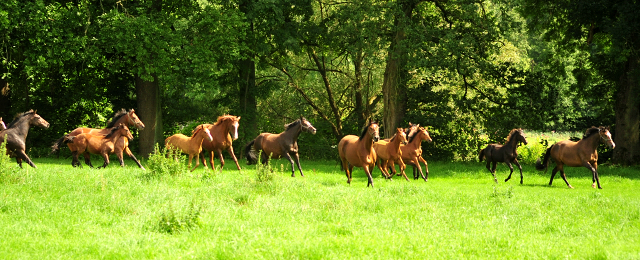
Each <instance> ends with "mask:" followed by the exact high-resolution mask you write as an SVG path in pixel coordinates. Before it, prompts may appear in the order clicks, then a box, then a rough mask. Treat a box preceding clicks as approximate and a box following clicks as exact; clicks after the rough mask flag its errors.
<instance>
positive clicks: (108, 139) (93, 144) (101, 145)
mask: <svg viewBox="0 0 640 260" xmlns="http://www.w3.org/2000/svg"><path fill="white" fill-rule="evenodd" d="M109 131H110V132H109V133H108V134H107V135H105V136H102V135H94V134H91V133H82V134H79V135H77V136H67V137H66V138H65V141H64V143H67V144H68V143H73V145H74V147H75V148H76V149H77V150H76V151H74V152H73V161H72V162H71V165H73V166H74V167H75V166H80V167H82V164H80V161H79V160H78V156H79V155H80V154H82V155H83V156H84V163H85V164H87V165H89V167H91V168H93V165H92V164H91V154H99V155H101V156H102V159H103V160H104V163H103V164H102V166H100V167H98V168H105V167H107V165H109V155H110V154H113V153H116V154H117V152H118V151H119V152H120V153H119V154H117V155H118V160H119V161H120V166H121V167H124V161H123V159H122V150H123V148H122V147H120V148H118V145H123V144H124V142H121V141H120V139H129V140H131V139H133V135H131V132H130V131H129V127H127V126H126V125H125V124H122V123H120V124H118V125H117V126H115V127H112V128H111V129H109Z"/></svg>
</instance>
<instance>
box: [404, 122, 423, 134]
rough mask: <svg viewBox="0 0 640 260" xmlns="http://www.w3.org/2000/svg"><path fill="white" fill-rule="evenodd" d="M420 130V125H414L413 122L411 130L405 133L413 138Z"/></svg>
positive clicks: (410, 124)
mask: <svg viewBox="0 0 640 260" xmlns="http://www.w3.org/2000/svg"><path fill="white" fill-rule="evenodd" d="M419 129H420V124H412V123H411V122H409V128H407V129H406V130H405V133H406V134H407V137H411V136H413V135H415V134H416V133H417V132H418V130H419Z"/></svg>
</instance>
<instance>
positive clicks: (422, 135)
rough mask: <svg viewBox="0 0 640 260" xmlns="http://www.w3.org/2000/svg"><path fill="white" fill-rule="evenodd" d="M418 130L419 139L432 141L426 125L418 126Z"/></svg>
mask: <svg viewBox="0 0 640 260" xmlns="http://www.w3.org/2000/svg"><path fill="white" fill-rule="evenodd" d="M419 131H420V132H418V133H419V134H420V140H422V141H427V142H429V143H431V142H433V140H432V139H431V136H430V135H429V132H428V131H427V128H426V127H420V129H419Z"/></svg>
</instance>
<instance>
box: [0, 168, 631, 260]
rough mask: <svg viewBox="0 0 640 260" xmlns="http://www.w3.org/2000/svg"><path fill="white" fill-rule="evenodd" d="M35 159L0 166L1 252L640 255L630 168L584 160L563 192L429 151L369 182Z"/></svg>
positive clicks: (530, 176) (335, 173)
mask: <svg viewBox="0 0 640 260" xmlns="http://www.w3.org/2000/svg"><path fill="white" fill-rule="evenodd" d="M34 162H35V163H36V165H37V166H38V168H37V169H33V168H29V167H28V166H27V167H25V169H23V170H18V171H16V172H13V173H4V174H3V175H1V176H0V226H1V227H2V228H1V229H0V235H1V236H2V237H3V239H2V240H1V241H0V248H2V249H3V250H0V258H2V259H25V258H26V259H33V258H47V259H60V258H63V259H77V258H82V259H92V258H106V259H123V258H125V259H126V258H129V259H143V258H160V259H178V258H187V259H192V258H200V259H203V258H204V259H354V258H355V259H418V258H422V259H424V258H431V259H434V258H436V259H443V258H447V259H449V258H473V259H478V258H480V259H487V258H491V259H494V258H500V259H505V258H509V259H514V258H518V259H549V258H551V259H559V258H561V259H567V258H569V259H634V258H635V259H638V258H640V237H639V236H638V234H640V193H638V187H639V186H640V169H639V168H637V167H616V166H610V165H609V166H607V165H605V166H602V167H600V178H601V182H602V186H603V189H602V190H595V189H593V188H591V176H590V174H589V172H588V170H586V169H584V168H569V169H567V177H568V180H569V182H570V183H571V184H572V185H573V186H574V187H575V189H568V188H567V186H566V185H565V184H564V182H563V181H562V179H561V178H560V177H559V176H557V177H556V180H555V181H554V184H553V185H552V186H549V185H548V182H549V176H550V175H549V174H550V172H547V173H546V174H544V173H543V172H538V171H535V169H534V167H533V165H530V164H527V165H524V185H520V184H519V183H518V182H519V176H514V177H513V178H512V180H510V181H509V182H506V183H505V182H504V181H503V180H504V178H505V177H506V176H507V175H508V172H509V171H508V168H507V167H506V166H505V165H504V164H501V165H499V166H498V170H497V175H498V180H499V181H500V182H499V183H498V184H495V183H494V182H493V178H492V177H491V175H490V173H489V172H488V171H487V170H486V169H485V168H484V163H478V162H437V161H433V162H430V164H429V170H430V175H429V181H428V182H424V181H423V180H411V181H405V180H404V179H402V178H401V177H399V176H397V177H394V179H393V180H385V179H383V178H382V177H381V175H380V171H379V170H376V171H375V172H374V184H375V187H374V188H367V187H366V183H367V181H366V177H365V174H364V173H363V171H362V170H361V169H357V168H356V170H355V173H354V179H353V182H352V184H351V185H348V184H347V183H346V177H345V175H344V173H343V172H342V171H341V170H340V167H339V166H338V164H337V162H334V161H308V160H303V161H302V167H303V170H305V177H300V176H299V175H298V174H296V177H295V178H292V177H290V171H289V169H290V167H289V165H288V162H286V161H284V160H276V161H273V163H272V164H271V165H272V169H273V172H271V171H264V169H258V168H256V166H253V165H252V166H247V165H245V163H244V162H243V163H241V166H242V167H244V169H243V170H242V171H241V172H238V171H237V170H236V169H235V166H234V165H233V163H231V164H229V163H230V162H227V167H226V168H225V169H224V170H222V171H215V172H214V171H211V170H205V169H203V168H202V166H201V167H200V168H198V169H197V170H196V171H194V172H189V173H184V174H178V175H171V174H164V175H150V174H149V170H147V171H143V170H140V169H138V168H137V166H136V165H135V163H133V161H131V160H126V161H125V162H126V164H127V166H126V167H125V168H120V167H119V166H118V165H117V163H112V164H111V165H109V167H108V168H107V169H90V168H89V167H86V166H85V167H84V168H82V169H80V168H73V167H71V165H70V160H63V159H50V158H40V159H35V160H34ZM96 162H100V160H99V159H98V160H96V161H95V162H94V164H95V163H96ZM116 162H117V161H116ZM12 163H15V161H12ZM143 163H144V164H145V165H146V164H147V163H148V161H144V162H143ZM514 174H516V175H519V174H517V173H514ZM409 175H411V173H410V172H409Z"/></svg>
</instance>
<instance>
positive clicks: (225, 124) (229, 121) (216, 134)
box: [202, 115, 240, 170]
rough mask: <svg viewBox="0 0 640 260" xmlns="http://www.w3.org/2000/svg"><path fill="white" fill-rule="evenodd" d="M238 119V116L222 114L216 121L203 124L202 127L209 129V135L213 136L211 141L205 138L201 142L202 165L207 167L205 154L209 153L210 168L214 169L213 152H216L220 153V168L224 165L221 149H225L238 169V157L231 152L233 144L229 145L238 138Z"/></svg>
mask: <svg viewBox="0 0 640 260" xmlns="http://www.w3.org/2000/svg"><path fill="white" fill-rule="evenodd" d="M239 121H240V117H239V116H238V117H236V116H232V115H224V116H220V117H218V121H216V123H215V124H213V125H212V124H204V127H205V128H207V129H209V132H211V137H213V140H212V141H207V140H205V141H204V142H202V164H203V165H204V168H207V159H206V156H205V154H209V161H210V162H211V169H214V166H213V158H214V152H217V153H218V154H219V155H220V169H222V168H223V167H224V158H223V156H222V151H223V150H227V151H228V152H229V154H230V155H231V157H232V158H233V161H234V162H235V163H236V167H238V170H240V164H238V159H237V158H236V155H235V154H234V153H233V146H232V145H231V144H232V143H233V140H237V139H238V126H240V123H239Z"/></svg>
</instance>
